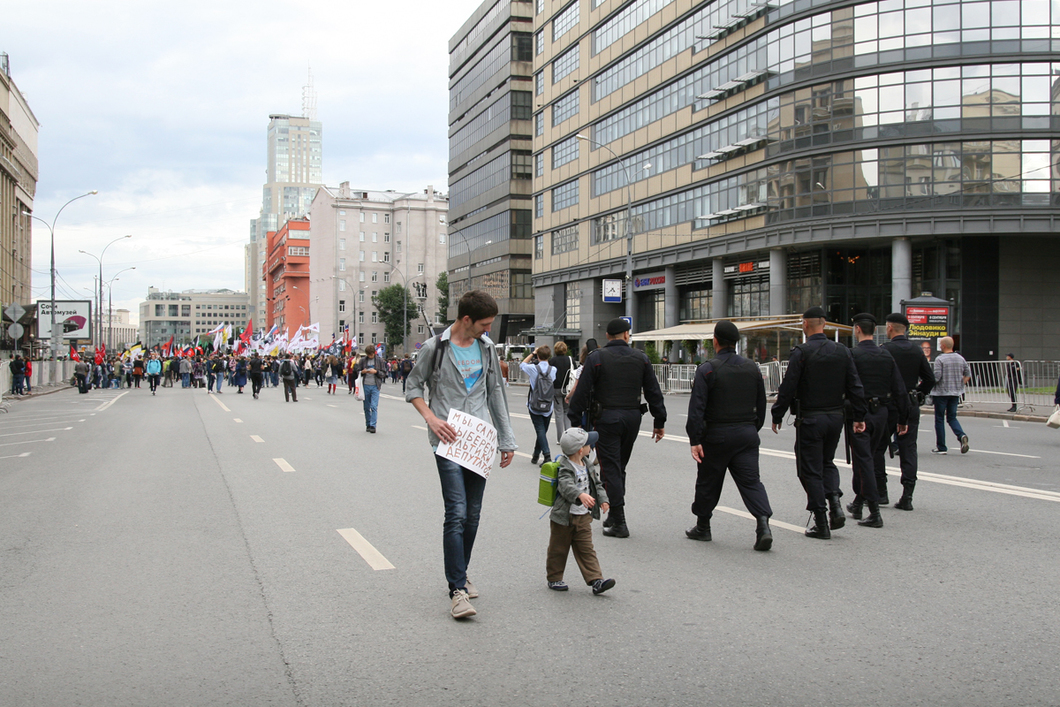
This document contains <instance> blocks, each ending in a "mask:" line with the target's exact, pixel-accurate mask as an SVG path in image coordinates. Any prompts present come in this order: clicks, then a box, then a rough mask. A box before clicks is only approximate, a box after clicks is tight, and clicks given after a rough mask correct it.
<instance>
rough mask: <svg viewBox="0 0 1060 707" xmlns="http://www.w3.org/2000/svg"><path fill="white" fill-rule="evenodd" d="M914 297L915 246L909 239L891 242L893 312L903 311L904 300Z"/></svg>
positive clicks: (898, 239) (896, 239) (897, 239)
mask: <svg viewBox="0 0 1060 707" xmlns="http://www.w3.org/2000/svg"><path fill="white" fill-rule="evenodd" d="M912 297H913V245H912V244H911V243H910V242H909V239H908V238H895V239H894V240H893V241H891V311H892V312H901V311H902V300H904V299H912Z"/></svg>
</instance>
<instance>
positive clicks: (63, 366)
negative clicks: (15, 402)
mask: <svg viewBox="0 0 1060 707" xmlns="http://www.w3.org/2000/svg"><path fill="white" fill-rule="evenodd" d="M50 372H51V363H50V362H49V361H34V362H33V373H32V374H31V376H30V380H29V383H30V386H31V388H32V389H33V390H36V389H37V388H51V387H55V386H59V385H70V381H71V379H73V377H74V362H73V361H57V362H56V365H55V374H56V376H55V378H56V379H55V380H54V381H53V380H51V376H50ZM12 382H13V381H12V380H11V361H10V360H9V359H3V360H2V361H0V399H3V400H7V399H10V398H11V397H12V395H11V384H12Z"/></svg>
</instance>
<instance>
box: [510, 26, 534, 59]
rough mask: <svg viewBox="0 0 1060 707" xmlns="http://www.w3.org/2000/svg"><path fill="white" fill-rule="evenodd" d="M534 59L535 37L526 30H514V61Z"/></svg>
mask: <svg viewBox="0 0 1060 707" xmlns="http://www.w3.org/2000/svg"><path fill="white" fill-rule="evenodd" d="M533 60H534V38H533V37H532V36H531V35H529V34H526V33H524V32H512V61H533Z"/></svg>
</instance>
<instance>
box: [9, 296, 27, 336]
mask: <svg viewBox="0 0 1060 707" xmlns="http://www.w3.org/2000/svg"><path fill="white" fill-rule="evenodd" d="M25 313H26V309H25V307H23V306H22V305H21V304H19V303H18V302H12V303H11V304H9V305H8V306H7V309H5V310H4V314H6V315H7V318H8V319H10V320H11V321H13V322H17V321H18V320H19V319H21V318H22V315H23V314H25ZM19 336H21V334H19ZM16 338H17V337H16Z"/></svg>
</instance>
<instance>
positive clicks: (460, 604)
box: [449, 589, 478, 619]
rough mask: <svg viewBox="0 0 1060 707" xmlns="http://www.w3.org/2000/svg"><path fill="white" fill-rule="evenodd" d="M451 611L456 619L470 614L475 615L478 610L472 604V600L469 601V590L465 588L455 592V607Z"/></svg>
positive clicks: (464, 617)
mask: <svg viewBox="0 0 1060 707" xmlns="http://www.w3.org/2000/svg"><path fill="white" fill-rule="evenodd" d="M449 613H450V614H452V615H453V618H454V619H466V618H468V617H469V616H474V615H475V614H477V613H478V612H477V611H475V607H473V606H471V602H470V601H468V597H467V592H466V591H464V590H463V589H457V590H456V591H455V592H453V608H452V610H451V611H450V612H449Z"/></svg>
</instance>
